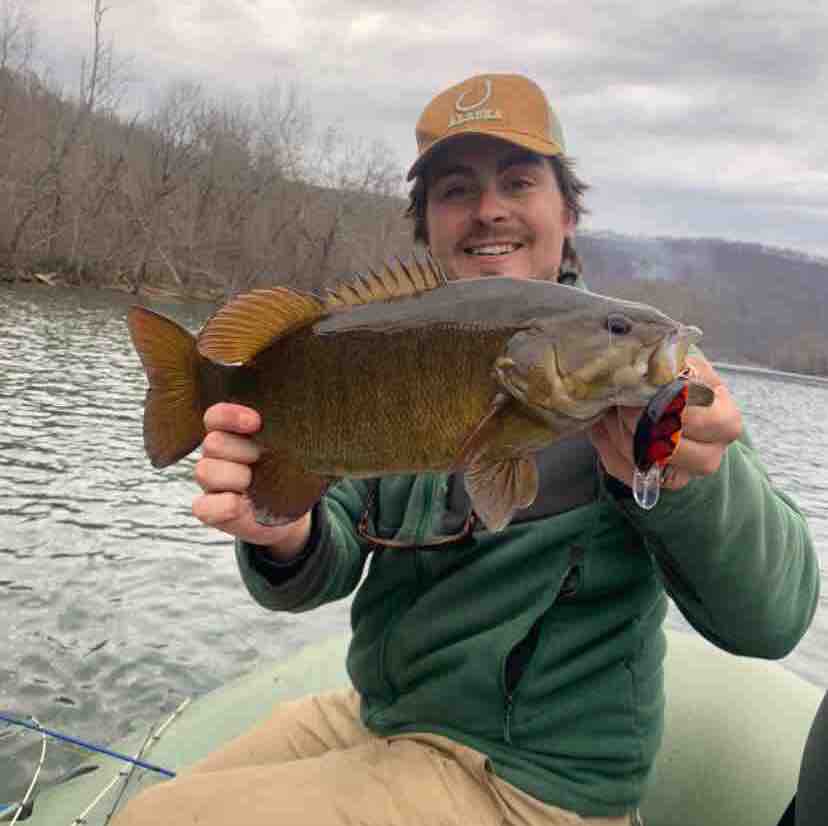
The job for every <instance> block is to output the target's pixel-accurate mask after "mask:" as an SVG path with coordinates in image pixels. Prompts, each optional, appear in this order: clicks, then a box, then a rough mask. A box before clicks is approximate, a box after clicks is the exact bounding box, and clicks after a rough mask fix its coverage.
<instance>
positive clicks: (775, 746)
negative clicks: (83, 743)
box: [0, 631, 828, 826]
mask: <svg viewBox="0 0 828 826" xmlns="http://www.w3.org/2000/svg"><path fill="white" fill-rule="evenodd" d="M668 638H669V646H668V655H667V659H666V663H665V679H666V694H667V710H666V726H665V739H664V744H663V747H662V749H661V752H660V755H659V758H658V761H657V764H656V769H655V777H654V779H653V783H652V785H651V787H650V791H649V793H648V796H647V798H646V799H645V801H644V804H643V807H642V813H643V815H644V820H645V823H646V824H647V826H776V825H777V824H778V823H779V820H780V817H781V816H782V814H783V812H785V810H786V808H787V807H788V804H789V803H790V801H791V798H792V796H793V795H794V792H795V791H796V787H797V781H798V777H799V768H800V762H801V760H802V754H803V748H804V746H805V742H806V739H807V737H808V733H809V730H810V729H811V724H812V722H813V720H814V715H815V713H816V710H817V708H818V706H819V704H820V701H821V699H822V696H823V693H824V692H823V691H822V690H821V689H819V688H817V687H816V686H814V685H812V684H811V683H808V682H806V681H805V680H803V679H801V678H799V677H797V676H796V675H795V674H793V673H791V672H790V671H788V670H786V669H785V668H783V667H782V666H781V665H779V664H777V663H770V662H766V661H763V660H753V659H745V658H740V657H734V656H732V655H728V654H725V653H723V652H721V651H719V650H718V649H716V648H714V647H713V646H711V645H710V644H708V643H706V642H704V641H703V640H701V639H699V638H696V637H694V636H691V635H689V634H686V633H683V632H678V631H669V632H668ZM346 646H347V639H346V638H344V637H338V638H334V639H330V640H328V641H326V642H323V643H320V644H316V645H313V646H310V647H308V648H306V649H304V650H303V651H301V652H300V653H299V654H298V655H296V656H295V657H293V658H291V659H290V660H288V661H285V662H281V663H277V664H269V665H265V666H260V667H259V668H258V669H256V670H255V671H254V672H252V673H250V674H248V675H246V676H244V677H241V678H239V679H237V680H234V681H233V682H230V683H228V684H226V685H224V686H222V687H220V688H218V689H216V690H214V691H212V692H210V693H208V694H206V695H204V696H203V697H200V698H198V699H196V700H194V701H193V702H192V703H189V704H188V705H186V707H183V708H181V709H180V710H179V711H178V712H177V713H176V714H175V715H173V716H172V717H171V718H170V719H169V720H168V721H166V725H165V726H164V727H163V730H161V727H160V726H159V728H158V729H156V730H155V732H154V736H152V737H149V738H147V736H146V734H143V735H139V736H137V737H135V738H132V739H128V740H126V741H121V742H118V743H115V744H113V746H112V748H113V749H116V750H117V751H119V752H122V753H128V754H130V755H138V754H140V757H141V759H142V760H143V761H146V762H150V763H152V764H154V765H156V766H161V767H164V768H166V769H168V770H172V771H175V772H179V771H182V770H185V769H186V767H187V766H188V765H190V764H192V763H193V762H195V761H196V760H198V759H200V758H201V757H203V756H204V755H206V754H207V753H208V752H210V751H212V750H213V749H216V748H217V747H219V746H220V745H222V744H223V743H225V742H227V741H228V740H230V739H231V738H233V737H235V736H237V735H238V734H240V733H242V732H243V731H245V730H246V729H248V728H249V727H250V726H253V725H255V724H256V722H257V721H258V720H260V719H261V718H263V717H264V716H265V715H267V714H268V712H269V710H270V709H271V707H272V706H273V704H274V702H276V701H279V700H282V699H289V698H293V697H297V696H300V695H302V694H306V693H311V692H315V691H320V690H324V689H329V688H333V687H336V686H339V685H343V684H345V682H346V680H347V676H346V673H345V668H344V659H345V649H346ZM157 782H165V778H164V777H163V775H161V774H159V773H158V772H154V771H149V770H145V769H137V768H132V767H131V766H130V765H128V764H124V763H121V762H119V761H117V760H114V759H112V758H110V757H106V756H101V755H95V756H94V758H91V759H89V760H87V761H85V762H84V763H83V765H82V766H80V767H78V769H76V770H75V771H74V772H73V773H72V775H71V776H70V778H69V779H67V780H65V781H63V782H61V783H58V784H56V785H53V786H51V787H49V788H45V789H43V790H42V791H40V792H39V793H38V792H36V793H35V795H34V798H33V802H32V804H31V807H30V809H29V810H28V811H27V812H26V814H27V815H28V816H27V817H25V819H21V820H19V822H21V823H25V824H26V826H62V824H66V826H71V824H75V823H84V824H86V826H104V824H106V823H107V819H108V817H109V815H110V814H111V812H112V811H113V810H114V809H116V808H119V807H120V806H121V805H123V802H124V801H125V800H126V799H128V798H129V797H132V796H133V795H134V794H136V793H137V792H138V791H140V790H141V789H143V788H145V787H146V786H148V785H150V784H153V783H157ZM239 805H240V811H242V812H243V811H244V801H239ZM14 808H17V807H14ZM13 814H14V811H13V809H12V808H7V809H6V810H5V812H0V822H2V821H3V820H4V819H5V820H6V821H8V820H10V819H11V817H12V815H13ZM825 823H826V824H828V812H826V819H825Z"/></svg>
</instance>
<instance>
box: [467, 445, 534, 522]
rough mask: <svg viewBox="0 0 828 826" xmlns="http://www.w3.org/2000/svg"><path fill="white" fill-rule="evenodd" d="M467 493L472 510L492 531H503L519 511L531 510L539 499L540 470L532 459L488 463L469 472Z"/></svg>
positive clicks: (520, 458)
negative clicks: (530, 507) (531, 506)
mask: <svg viewBox="0 0 828 826" xmlns="http://www.w3.org/2000/svg"><path fill="white" fill-rule="evenodd" d="M465 482H466V490H467V492H468V494H469V498H470V499H471V503H472V507H473V508H474V510H475V512H476V513H477V515H478V516H479V517H480V518H481V519H482V520H483V522H484V523H485V525H486V527H487V528H488V529H489V530H490V531H500V530H503V528H505V527H506V526H507V525H508V524H509V522H510V521H511V519H512V517H513V516H514V513H515V511H516V510H518V509H519V508H528V507H529V506H530V505H531V504H532V503H533V502H534V501H535V497H536V496H537V495H538V468H537V465H536V464H535V460H534V459H533V458H532V457H528V456H520V457H515V458H512V459H505V460H503V461H500V462H487V461H485V460H483V461H480V462H478V463H477V464H474V465H472V466H471V467H470V468H468V470H466V475H465Z"/></svg>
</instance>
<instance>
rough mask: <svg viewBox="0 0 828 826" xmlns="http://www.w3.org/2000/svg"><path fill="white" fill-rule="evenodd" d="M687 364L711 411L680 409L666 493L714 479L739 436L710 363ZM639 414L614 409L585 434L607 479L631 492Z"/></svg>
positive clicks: (738, 423)
mask: <svg viewBox="0 0 828 826" xmlns="http://www.w3.org/2000/svg"><path fill="white" fill-rule="evenodd" d="M687 363H688V364H690V365H691V366H692V367H693V368H694V370H695V372H696V378H698V380H699V381H701V382H702V383H704V384H706V385H708V387H710V388H711V389H712V390H713V393H714V394H715V397H716V398H715V400H714V401H713V404H712V405H711V406H710V407H691V406H689V405H688V406H687V407H686V408H685V409H684V413H683V414H682V425H683V426H682V437H681V441H680V442H679V446H678V448H677V449H676V452H675V453H674V454H673V457H672V458H671V459H670V462H669V464H668V468H669V469H670V470H669V471H668V473H667V474H666V478H665V481H664V482H662V486H663V487H665V488H668V489H669V490H680V489H681V488H683V487H684V486H685V485H686V484H687V483H688V482H689V481H690V480H691V479H693V478H695V477H697V476H708V475H709V474H711V473H715V472H716V471H717V470H718V469H719V465H720V464H721V461H722V456H724V453H725V451H726V450H727V448H728V445H729V444H730V443H731V442H733V441H734V440H735V439H737V438H738V437H739V435H740V434H741V432H742V415H741V413H740V412H739V408H738V407H737V406H736V403H735V402H734V401H733V398H732V396H731V395H730V391H729V390H728V389H727V387H726V386H725V384H724V383H723V382H722V380H721V378H720V377H719V374H718V373H717V372H716V371H715V370H714V369H713V366H712V365H711V364H710V362H708V361H707V360H706V359H705V358H703V357H701V356H691V357H689V358H688V359H687ZM641 411H642V408H640V407H618V408H613V409H612V410H610V411H608V412H607V414H606V416H604V418H603V419H601V421H599V422H598V423H596V424H595V425H593V426H592V428H591V429H590V433H589V437H590V440H591V441H592V444H593V445H595V449H596V450H597V451H598V454H599V456H600V457H601V463H602V464H603V466H604V469H605V470H606V471H607V473H609V474H610V475H611V476H614V477H615V478H616V479H620V480H621V481H622V482H624V483H625V484H627V485H629V486H630V487H632V479H633V470H634V464H633V434H634V433H635V426H636V424H637V423H638V418H639V416H640V415H641Z"/></svg>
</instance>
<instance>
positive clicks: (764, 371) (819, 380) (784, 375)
mask: <svg viewBox="0 0 828 826" xmlns="http://www.w3.org/2000/svg"><path fill="white" fill-rule="evenodd" d="M713 366H714V367H715V368H716V369H717V370H722V371H724V372H727V373H753V374H757V375H760V376H767V377H768V378H770V379H772V378H780V379H792V380H793V381H800V382H804V383H806V384H819V385H824V386H828V376H816V375H814V374H813V373H791V372H789V371H787V370H774V369H773V368H771V367H758V366H756V365H752V364H731V363H730V362H727V361H714V362H713Z"/></svg>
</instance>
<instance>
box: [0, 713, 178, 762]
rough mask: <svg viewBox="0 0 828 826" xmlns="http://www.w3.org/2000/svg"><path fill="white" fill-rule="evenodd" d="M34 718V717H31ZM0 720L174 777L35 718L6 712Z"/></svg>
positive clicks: (1, 715) (0, 715)
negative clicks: (64, 732) (44, 724)
mask: <svg viewBox="0 0 828 826" xmlns="http://www.w3.org/2000/svg"><path fill="white" fill-rule="evenodd" d="M32 720H34V718H32ZM0 721H2V722H4V723H8V724H9V725H11V726H20V727H21V728H26V729H29V730H30V731H36V732H38V733H39V734H43V735H47V736H49V737H52V738H54V739H55V740H60V741H62V742H64V743H69V744H71V745H73V746H79V747H80V748H82V749H85V750H86V751H91V752H95V753H97V754H105V755H106V756H107V757H114V758H115V759H116V760H121V761H123V762H124V763H130V764H131V765H134V766H138V767H139V768H141V769H148V770H149V771H153V772H157V773H158V774H163V775H164V776H165V777H175V772H172V771H170V770H169V769H165V768H162V767H161V766H156V765H154V764H152V763H147V762H146V761H144V760H139V759H137V758H134V757H130V756H129V755H128V754H122V753H121V752H119V751H114V750H113V749H108V748H106V747H105V746H100V745H97V744H95V743H89V742H87V741H86V740H81V739H80V738H79V737H72V736H71V735H69V734H61V732H59V731H54V730H53V729H49V728H46V727H45V726H42V725H40V723H38V722H37V720H34V722H32V723H29V722H27V721H26V720H18V719H17V718H15V717H9V716H8V715H6V714H0Z"/></svg>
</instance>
